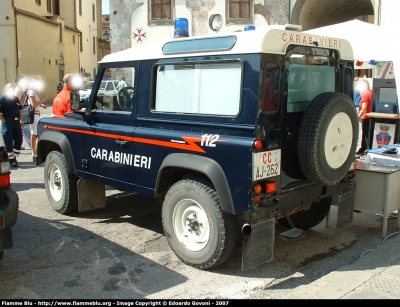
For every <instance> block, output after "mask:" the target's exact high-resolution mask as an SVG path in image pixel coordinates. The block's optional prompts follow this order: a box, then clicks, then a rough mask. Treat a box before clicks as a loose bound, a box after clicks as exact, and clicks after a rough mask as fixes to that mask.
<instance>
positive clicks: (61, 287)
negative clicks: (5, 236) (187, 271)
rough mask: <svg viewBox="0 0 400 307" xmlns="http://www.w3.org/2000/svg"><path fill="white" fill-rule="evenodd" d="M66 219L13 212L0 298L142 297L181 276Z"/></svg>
mask: <svg viewBox="0 0 400 307" xmlns="http://www.w3.org/2000/svg"><path fill="white" fill-rule="evenodd" d="M70 220H71V218H69V217H67V216H66V217H65V218H64V219H58V220H57V219H54V220H47V219H42V218H38V217H35V216H32V215H29V214H27V213H25V212H22V211H20V212H19V215H18V220H17V223H16V224H15V226H14V227H13V228H12V231H13V240H14V246H13V248H12V249H10V250H7V251H6V252H5V255H4V258H3V260H2V261H1V262H0V285H1V288H2V290H1V292H0V298H2V299H23V298H25V299H56V298H58V299H71V298H76V299H91V298H94V297H96V298H99V299H100V298H102V299H117V298H119V299H121V298H135V299H144V298H146V296H148V295H151V294H155V293H158V292H160V291H165V290H167V289H169V288H171V287H174V286H177V285H179V284H182V283H184V282H186V281H187V278H186V277H185V276H183V275H181V274H179V273H177V272H174V271H172V270H170V269H168V268H166V267H165V266H164V265H161V264H159V263H157V262H154V261H152V260H150V259H148V258H145V257H143V256H141V255H139V254H138V253H135V252H132V251H131V250H129V249H127V248H124V247H122V246H120V245H118V244H116V243H114V242H111V241H109V240H107V239H105V238H103V237H101V236H99V235H97V234H94V233H93V232H90V231H88V230H86V229H83V228H81V227H77V226H75V225H72V224H71V223H70ZM121 231H122V229H121ZM155 280H157V282H155Z"/></svg>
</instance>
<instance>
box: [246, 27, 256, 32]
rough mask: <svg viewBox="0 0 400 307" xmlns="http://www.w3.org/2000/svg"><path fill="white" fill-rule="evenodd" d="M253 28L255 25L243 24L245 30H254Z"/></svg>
mask: <svg viewBox="0 0 400 307" xmlns="http://www.w3.org/2000/svg"><path fill="white" fill-rule="evenodd" d="M255 29H256V27H255V26H245V27H244V30H245V31H252V30H255Z"/></svg>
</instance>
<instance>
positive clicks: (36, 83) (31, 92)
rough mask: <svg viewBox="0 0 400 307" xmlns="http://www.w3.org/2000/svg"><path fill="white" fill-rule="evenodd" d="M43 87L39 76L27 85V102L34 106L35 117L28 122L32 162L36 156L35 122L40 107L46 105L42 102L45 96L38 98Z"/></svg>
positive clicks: (38, 115) (36, 122) (37, 119)
mask: <svg viewBox="0 0 400 307" xmlns="http://www.w3.org/2000/svg"><path fill="white" fill-rule="evenodd" d="M42 88H43V82H42V80H40V79H39V78H37V77H36V78H34V79H33V80H31V82H30V83H29V87H28V92H27V95H28V97H29V98H28V103H30V104H31V105H32V106H33V107H34V108H35V117H34V122H33V123H32V124H30V130H31V138H30V141H31V149H32V159H33V162H35V160H36V157H37V124H38V122H39V119H40V108H41V107H42V108H43V109H46V108H47V106H46V105H45V104H44V102H46V101H47V97H43V98H42V99H40V98H39V96H38V94H37V93H39V92H40V91H41V90H42Z"/></svg>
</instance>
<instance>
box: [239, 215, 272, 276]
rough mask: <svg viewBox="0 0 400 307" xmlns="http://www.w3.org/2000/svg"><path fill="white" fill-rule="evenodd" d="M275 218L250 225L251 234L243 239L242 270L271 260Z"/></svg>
mask: <svg viewBox="0 0 400 307" xmlns="http://www.w3.org/2000/svg"><path fill="white" fill-rule="evenodd" d="M274 244H275V218H268V219H265V220H262V221H259V222H257V223H252V225H251V235H250V236H248V237H246V238H244V240H243V252H242V270H243V271H244V270H249V269H252V268H254V267H256V266H259V265H261V264H263V263H266V262H268V261H271V260H272V259H273V256H274Z"/></svg>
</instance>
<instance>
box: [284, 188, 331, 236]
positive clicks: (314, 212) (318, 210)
mask: <svg viewBox="0 0 400 307" xmlns="http://www.w3.org/2000/svg"><path fill="white" fill-rule="evenodd" d="M331 204H332V196H330V197H327V198H323V199H321V200H320V201H319V202H317V203H312V204H311V206H310V208H309V209H308V210H304V211H299V212H297V213H294V214H292V215H291V216H290V219H291V220H292V223H293V226H294V227H295V228H299V229H303V230H307V229H310V228H313V227H315V226H317V225H318V224H319V223H321V222H322V221H323V220H324V218H325V217H326V216H327V215H328V213H329V209H330V208H331ZM278 223H279V224H281V225H282V226H285V227H287V228H292V226H291V225H290V223H289V221H288V219H287V218H285V217H284V218H281V219H279V220H278Z"/></svg>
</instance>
